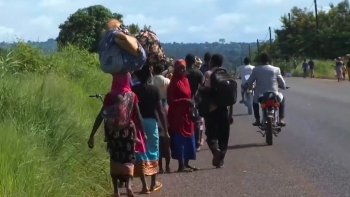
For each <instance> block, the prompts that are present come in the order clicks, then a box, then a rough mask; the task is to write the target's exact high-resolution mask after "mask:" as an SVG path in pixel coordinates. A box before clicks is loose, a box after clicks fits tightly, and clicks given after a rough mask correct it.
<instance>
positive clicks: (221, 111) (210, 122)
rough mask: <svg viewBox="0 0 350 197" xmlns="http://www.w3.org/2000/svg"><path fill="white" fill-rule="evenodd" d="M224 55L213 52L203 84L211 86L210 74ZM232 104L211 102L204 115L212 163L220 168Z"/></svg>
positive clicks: (218, 66) (230, 120) (220, 62)
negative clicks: (216, 104)
mask: <svg viewBox="0 0 350 197" xmlns="http://www.w3.org/2000/svg"><path fill="white" fill-rule="evenodd" d="M223 61H224V57H223V56H222V55H220V54H214V55H213V56H212V57H211V59H210V68H211V69H210V70H208V71H207V72H206V73H205V74H204V75H205V82H204V85H205V86H206V87H211V79H210V77H211V74H212V72H213V71H214V70H215V69H217V68H221V67H222V64H223ZM232 114H233V106H229V107H228V106H222V107H221V106H220V107H217V106H215V105H213V104H211V105H210V107H209V113H208V114H207V115H206V116H205V117H204V121H205V135H206V136H207V143H208V146H209V148H210V151H211V152H212V154H213V160H212V165H213V166H215V167H216V168H221V167H223V165H224V162H225V156H226V152H227V147H228V141H229V138H230V125H231V124H233V116H232Z"/></svg>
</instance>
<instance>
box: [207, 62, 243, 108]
mask: <svg viewBox="0 0 350 197" xmlns="http://www.w3.org/2000/svg"><path fill="white" fill-rule="evenodd" d="M210 82H211V84H210V85H211V89H212V90H211V91H212V96H213V104H215V105H216V106H218V107H226V106H231V105H234V104H235V103H236V102H237V82H236V81H235V79H234V78H233V75H231V74H230V73H228V72H227V71H226V70H225V69H223V68H218V69H216V70H214V71H213V73H212V74H211V75H210Z"/></svg>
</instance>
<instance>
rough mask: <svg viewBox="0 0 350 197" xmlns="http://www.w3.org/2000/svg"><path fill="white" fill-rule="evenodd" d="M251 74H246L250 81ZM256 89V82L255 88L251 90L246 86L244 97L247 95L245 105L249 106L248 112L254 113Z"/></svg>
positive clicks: (246, 78)
mask: <svg viewBox="0 0 350 197" xmlns="http://www.w3.org/2000/svg"><path fill="white" fill-rule="evenodd" d="M249 77H250V75H245V76H244V78H245V80H246V81H248V79H249ZM254 90H255V83H254V84H253V88H252V89H251V90H249V89H248V88H246V89H245V90H244V97H245V102H244V105H245V106H246V107H247V108H248V114H249V115H252V114H253V97H254Z"/></svg>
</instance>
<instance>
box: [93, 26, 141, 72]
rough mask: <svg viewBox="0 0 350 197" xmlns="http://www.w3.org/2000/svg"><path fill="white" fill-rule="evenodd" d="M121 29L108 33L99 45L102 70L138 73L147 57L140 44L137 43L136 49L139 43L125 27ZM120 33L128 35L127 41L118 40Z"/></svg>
mask: <svg viewBox="0 0 350 197" xmlns="http://www.w3.org/2000/svg"><path fill="white" fill-rule="evenodd" d="M121 28H122V29H121V30H119V29H113V30H109V31H107V32H106V33H105V34H104V35H103V37H102V40H101V41H100V43H99V60H100V68H101V70H102V71H103V72H105V73H110V74H112V73H118V72H131V71H137V70H140V69H141V68H142V67H143V65H144V64H145V62H146V59H147V56H146V53H145V50H144V49H143V47H142V46H141V45H140V43H137V44H138V46H136V47H135V46H134V45H135V41H136V42H138V41H137V40H136V39H135V38H134V37H133V36H131V35H130V33H129V32H128V31H127V30H126V28H125V27H124V26H121ZM120 32H123V33H124V34H126V35H127V36H126V39H125V40H121V39H118V37H117V36H116V35H117V34H118V33H120ZM116 42H118V44H117V43H116ZM135 48H137V51H135ZM134 54H138V55H137V56H135V55H134Z"/></svg>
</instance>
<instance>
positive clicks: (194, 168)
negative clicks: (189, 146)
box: [186, 165, 199, 171]
mask: <svg viewBox="0 0 350 197" xmlns="http://www.w3.org/2000/svg"><path fill="white" fill-rule="evenodd" d="M186 168H189V169H191V170H193V171H198V170H199V168H196V167H195V166H191V165H188V166H186Z"/></svg>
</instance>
